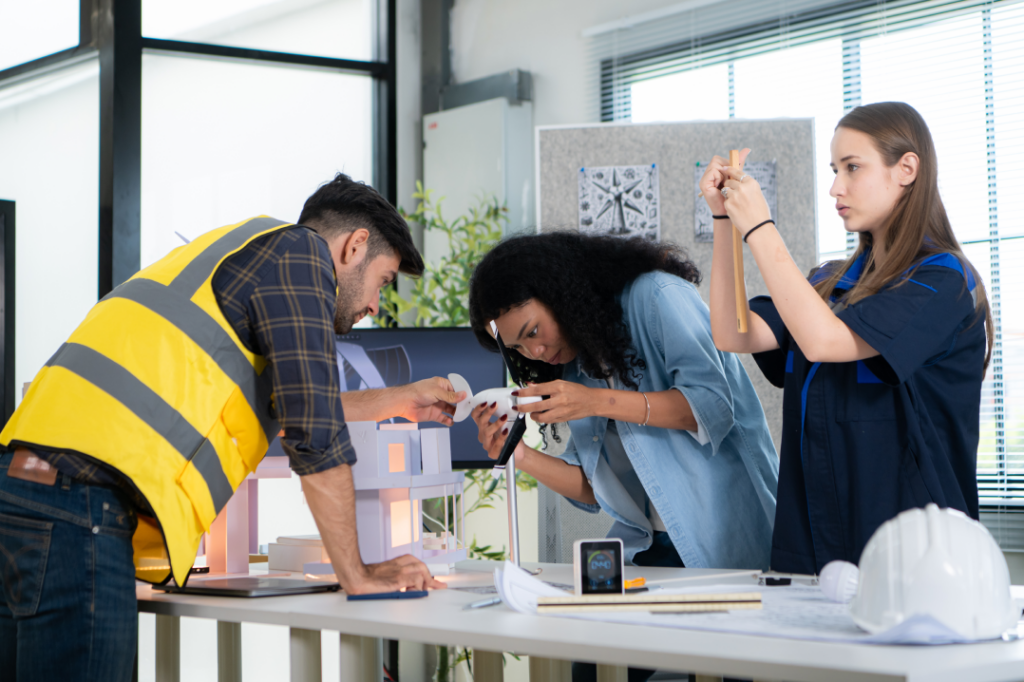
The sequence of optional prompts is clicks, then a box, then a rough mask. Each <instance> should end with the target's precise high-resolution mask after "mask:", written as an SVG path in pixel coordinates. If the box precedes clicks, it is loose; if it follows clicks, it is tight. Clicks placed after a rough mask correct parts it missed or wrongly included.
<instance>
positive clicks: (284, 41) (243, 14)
mask: <svg viewBox="0 0 1024 682" xmlns="http://www.w3.org/2000/svg"><path fill="white" fill-rule="evenodd" d="M375 9H376V0H143V2H142V34H143V35H144V36H146V37H148V38H164V39H169V40H185V41H190V42H197V43H213V44H215V45H232V46H235V47H251V48H255V49H259V50H274V51H277V52H295V53H298V54H312V55H319V56H322V57H336V58H340V59H358V60H362V61H369V60H371V59H373V26H374V20H373V18H374V12H375Z"/></svg>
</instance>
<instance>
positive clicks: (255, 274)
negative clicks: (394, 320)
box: [37, 227, 356, 511]
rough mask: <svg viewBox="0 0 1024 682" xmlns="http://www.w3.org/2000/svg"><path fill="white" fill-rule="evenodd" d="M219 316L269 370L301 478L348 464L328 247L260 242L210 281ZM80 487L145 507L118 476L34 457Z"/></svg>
mask: <svg viewBox="0 0 1024 682" xmlns="http://www.w3.org/2000/svg"><path fill="white" fill-rule="evenodd" d="M213 290H214V293H215V294H216V296H217V302H218V303H219V304H220V307H221V311H222V312H223V313H224V316H225V317H226V318H227V319H228V321H229V322H230V323H231V326H232V327H233V328H234V329H235V332H236V333H237V334H238V337H239V339H241V341H242V344H243V345H245V347H246V348H248V349H249V350H250V351H252V352H253V353H257V354H258V355H262V356H263V357H265V358H266V359H267V361H268V362H269V363H270V365H269V367H268V368H267V369H266V370H264V371H270V372H273V375H272V376H273V383H274V407H275V409H276V410H277V418H278V420H279V421H280V422H281V427H282V429H283V431H284V436H283V437H282V439H281V445H282V446H283V448H284V451H285V452H286V453H287V454H288V457H289V460H290V462H291V467H292V470H293V471H294V472H295V473H296V474H298V475H299V476H306V475H308V474H315V473H318V472H321V471H326V470H327V469H331V468H334V467H336V466H338V465H339V464H346V463H347V464H354V463H355V461H356V454H355V450H354V448H353V447H352V443H351V441H350V440H349V435H348V427H347V426H346V425H345V416H344V413H343V412H342V406H341V387H340V385H339V380H338V362H337V354H336V353H337V352H336V350H335V345H334V344H335V338H334V309H335V302H336V300H337V288H336V280H335V275H334V263H333V261H332V260H331V254H330V251H329V250H328V248H327V243H326V242H325V241H324V240H323V238H322V237H320V236H319V235H318V234H316V233H315V232H313V231H312V230H310V229H308V228H305V227H299V228H292V229H286V230H280V231H278V232H274V233H272V234H270V235H266V236H263V237H259V238H258V239H254V240H253V241H252V242H250V243H249V245H248V246H246V247H245V248H243V249H242V250H241V251H239V252H238V253H236V254H234V255H233V256H231V257H229V258H228V259H227V260H225V261H224V263H223V265H221V267H220V269H219V270H218V271H217V273H216V275H215V276H214V279H213ZM37 454H38V455H39V456H40V457H41V458H43V459H45V460H47V461H48V462H49V463H50V464H51V465H52V466H54V467H55V468H56V469H57V470H58V471H61V472H62V473H65V474H68V475H69V476H71V477H72V478H74V479H76V480H79V481H83V482H85V483H94V484H99V485H111V484H114V485H117V486H118V487H120V488H122V489H124V490H126V491H127V492H128V493H129V494H130V495H131V497H132V499H133V501H134V502H135V503H136V504H137V505H138V506H139V507H140V508H141V509H143V510H144V511H145V510H146V507H147V505H145V504H144V501H143V500H141V498H139V496H138V494H137V493H136V492H135V490H134V487H133V486H131V485H128V484H127V482H126V481H124V479H122V478H121V474H120V473H118V472H116V471H114V470H112V469H109V468H107V467H104V466H102V465H99V464H97V463H96V462H95V461H93V460H89V459H85V458H82V457H79V456H78V455H75V454H72V453H54V452H37Z"/></svg>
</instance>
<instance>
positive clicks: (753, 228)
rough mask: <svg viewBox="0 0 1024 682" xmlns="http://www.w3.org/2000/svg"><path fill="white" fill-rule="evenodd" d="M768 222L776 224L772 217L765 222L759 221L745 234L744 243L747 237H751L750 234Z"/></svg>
mask: <svg viewBox="0 0 1024 682" xmlns="http://www.w3.org/2000/svg"><path fill="white" fill-rule="evenodd" d="M768 223H771V224H772V225H774V224H775V221H774V220H772V219H771V218H769V219H768V220H766V221H764V222H763V223H758V224H757V225H754V226H753V227H752V228H750V229H749V230H747V233H746V234H745V235H743V243H744V244H746V243H747V237H749V236H750V235H752V234H754V230H756V229H757V228H759V227H764V226H765V225H767V224H768Z"/></svg>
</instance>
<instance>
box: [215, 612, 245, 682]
mask: <svg viewBox="0 0 1024 682" xmlns="http://www.w3.org/2000/svg"><path fill="white" fill-rule="evenodd" d="M217 682H242V624H241V623H225V622H223V621H217Z"/></svg>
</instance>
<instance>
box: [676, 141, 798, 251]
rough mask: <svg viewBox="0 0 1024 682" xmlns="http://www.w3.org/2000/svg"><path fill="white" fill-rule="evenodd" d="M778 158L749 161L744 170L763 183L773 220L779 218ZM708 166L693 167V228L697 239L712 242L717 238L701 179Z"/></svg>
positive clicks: (698, 165)
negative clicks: (776, 177)
mask: <svg viewBox="0 0 1024 682" xmlns="http://www.w3.org/2000/svg"><path fill="white" fill-rule="evenodd" d="M775 167H776V160H775V159H772V160H771V161H747V162H746V163H745V164H744V165H743V172H744V173H746V174H747V175H749V176H750V177H752V178H754V179H755V180H757V183H758V184H759V185H761V192H763V193H764V198H765V201H767V202H768V210H770V211H771V213H772V220H778V213H779V196H778V184H777V183H776V181H775ZM706 170H707V166H704V165H701V164H700V163H697V164H696V165H695V166H694V168H693V228H694V237H695V241H698V242H707V243H711V242H713V241H714V240H715V233H714V228H713V227H712V225H711V223H712V222H713V221H712V218H711V209H710V208H708V202H706V201H704V198H703V197H701V196H700V179H701V177H702V176H703V175H704V171H706Z"/></svg>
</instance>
